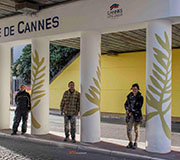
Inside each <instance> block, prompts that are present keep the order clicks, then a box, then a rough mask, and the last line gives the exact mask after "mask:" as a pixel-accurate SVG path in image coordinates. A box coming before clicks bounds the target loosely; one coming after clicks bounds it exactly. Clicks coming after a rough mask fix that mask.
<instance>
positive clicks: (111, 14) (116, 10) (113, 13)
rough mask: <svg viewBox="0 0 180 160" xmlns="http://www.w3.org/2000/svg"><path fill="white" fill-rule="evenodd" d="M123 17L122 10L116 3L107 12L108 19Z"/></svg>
mask: <svg viewBox="0 0 180 160" xmlns="http://www.w3.org/2000/svg"><path fill="white" fill-rule="evenodd" d="M122 15H123V9H122V8H120V5H119V4H117V3H114V4H112V5H111V6H110V7H109V10H108V11H107V17H108V18H116V17H119V16H122Z"/></svg>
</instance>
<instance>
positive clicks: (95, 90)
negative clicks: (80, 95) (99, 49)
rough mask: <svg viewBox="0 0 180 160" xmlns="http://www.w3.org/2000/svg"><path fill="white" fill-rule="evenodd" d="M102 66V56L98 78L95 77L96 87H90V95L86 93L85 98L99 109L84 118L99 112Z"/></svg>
mask: <svg viewBox="0 0 180 160" xmlns="http://www.w3.org/2000/svg"><path fill="white" fill-rule="evenodd" d="M100 64H101V55H99V66H97V70H96V75H97V78H95V77H93V78H92V79H93V82H94V84H95V86H90V87H89V89H88V90H89V93H90V94H88V93H85V97H86V98H87V99H88V101H89V102H91V103H93V104H95V105H96V106H97V108H93V109H90V110H88V111H87V112H85V113H84V114H83V115H82V116H83V117H86V116H90V115H92V114H94V113H95V112H97V111H99V109H100V96H101V95H100V94H101V87H100V83H101V70H100Z"/></svg>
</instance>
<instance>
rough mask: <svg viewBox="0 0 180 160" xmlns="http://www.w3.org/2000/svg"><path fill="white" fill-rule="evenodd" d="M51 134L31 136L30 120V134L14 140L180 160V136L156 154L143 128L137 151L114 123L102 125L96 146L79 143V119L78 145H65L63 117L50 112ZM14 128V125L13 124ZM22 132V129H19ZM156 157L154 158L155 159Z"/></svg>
mask: <svg viewBox="0 0 180 160" xmlns="http://www.w3.org/2000/svg"><path fill="white" fill-rule="evenodd" d="M50 113H51V114H50V116H49V119H50V132H49V134H48V135H41V136H37V135H36V136H35V135H30V118H29V121H28V134H26V135H24V136H21V135H17V136H14V138H20V139H22V138H25V139H26V140H29V141H40V142H42V143H50V144H55V145H63V146H66V147H68V148H72V150H76V149H81V150H84V151H87V152H88V151H89V152H98V153H99V152H100V153H103V154H108V155H116V156H118V155H122V154H124V155H128V156H131V155H132V156H133V157H139V158H145V159H160V158H161V159H170V160H171V159H174V160H175V159H180V134H179V133H172V151H171V153H168V154H155V153H149V152H146V151H145V142H144V141H145V129H144V128H141V138H140V142H139V143H138V145H139V148H138V149H136V150H133V149H127V148H126V147H125V146H126V145H127V144H128V141H127V137H126V126H125V125H120V124H112V123H107V122H106V123H104V122H102V123H101V135H102V138H101V142H99V143H95V144H89V143H80V142H79V139H80V137H79V124H80V123H79V119H78V121H77V138H76V139H77V143H76V144H72V143H71V142H68V143H65V142H63V139H64V133H63V128H64V123H63V117H62V116H59V115H58V113H57V114H56V113H54V112H50ZM13 116H14V114H13V112H12V111H11V116H10V117H11V122H12V119H13ZM11 126H12V123H11ZM19 130H20V128H19ZM10 133H11V130H10V129H9V130H0V136H8V137H10V136H11V135H10ZM153 157H154V158H153Z"/></svg>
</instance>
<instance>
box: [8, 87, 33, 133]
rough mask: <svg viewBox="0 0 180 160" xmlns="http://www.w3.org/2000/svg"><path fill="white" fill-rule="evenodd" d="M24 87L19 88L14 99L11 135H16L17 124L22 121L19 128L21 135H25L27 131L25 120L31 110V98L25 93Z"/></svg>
mask: <svg viewBox="0 0 180 160" xmlns="http://www.w3.org/2000/svg"><path fill="white" fill-rule="evenodd" d="M25 89H26V87H25V85H23V84H22V85H21V86H20V91H19V92H18V93H17V95H16V97H15V103H16V110H15V117H14V123H13V127H12V131H13V132H12V134H11V135H16V134H17V130H18V126H19V123H20V121H21V119H22V122H23V123H22V128H21V134H22V135H23V134H25V133H26V130H27V119H28V113H29V111H30V110H31V98H30V95H29V93H27V92H26V91H25Z"/></svg>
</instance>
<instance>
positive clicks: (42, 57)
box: [31, 38, 49, 134]
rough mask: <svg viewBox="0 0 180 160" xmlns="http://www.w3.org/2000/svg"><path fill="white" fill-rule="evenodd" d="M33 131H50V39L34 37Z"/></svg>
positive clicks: (32, 69) (32, 59) (33, 132)
mask: <svg viewBox="0 0 180 160" xmlns="http://www.w3.org/2000/svg"><path fill="white" fill-rule="evenodd" d="M31 54H32V58H31V87H32V92H31V103H32V111H31V121H32V123H31V133H32V134H47V133H48V132H49V41H48V40H47V39H46V38H43V39H32V53H31Z"/></svg>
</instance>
